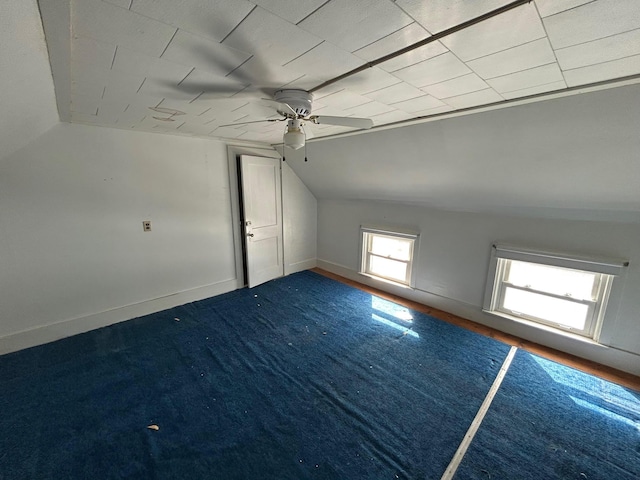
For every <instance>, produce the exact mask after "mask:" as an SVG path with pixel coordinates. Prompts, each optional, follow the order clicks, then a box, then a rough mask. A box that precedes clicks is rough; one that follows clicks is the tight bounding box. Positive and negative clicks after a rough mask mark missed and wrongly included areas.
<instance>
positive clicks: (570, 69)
mask: <svg viewBox="0 0 640 480" xmlns="http://www.w3.org/2000/svg"><path fill="white" fill-rule="evenodd" d="M633 57H640V53H635V54H633V55H626V56H624V57H620V58H614V59H613V60H606V61H604V62H598V63H591V64H589V65H583V66H582V67H575V68H567V69H566V70H562V69H561V70H562V71H563V72H571V71H573V70H580V69H582V68H589V67H595V66H596V65H604V64H606V63H612V62H617V61H618V60H624V59H626V58H633ZM622 78H624V77H622Z"/></svg>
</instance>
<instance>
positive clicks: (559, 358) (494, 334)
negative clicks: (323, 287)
mask: <svg viewBox="0 0 640 480" xmlns="http://www.w3.org/2000/svg"><path fill="white" fill-rule="evenodd" d="M312 271H314V272H316V273H318V274H320V275H324V276H325V277H328V278H332V279H334V280H337V281H339V282H342V283H345V284H347V285H351V286H352V287H355V288H359V289H360V290H364V291H365V292H368V293H371V294H373V295H376V296H378V297H381V298H384V299H386V300H390V301H392V302H395V303H397V304H399V305H403V306H405V307H407V308H410V309H412V310H416V311H418V312H422V313H425V314H427V315H430V316H432V317H435V318H438V319H440V320H443V321H445V322H449V323H452V324H454V325H457V326H459V327H462V328H466V329H467V330H471V331H473V332H476V333H479V334H481V335H484V336H486V337H490V338H494V339H496V340H498V341H501V342H503V343H506V344H507V345H511V346H515V347H518V348H520V349H522V350H526V351H527V352H531V353H534V354H536V355H539V356H541V357H544V358H547V359H549V360H553V361H554V362H558V363H562V364H563V365H567V366H569V367H572V368H575V369H576V370H580V371H582V372H585V373H588V374H591V375H595V376H597V377H600V378H602V379H604V380H608V381H610V382H613V383H617V384H618V385H622V386H623V387H627V388H632V389H634V390H640V377H637V376H635V375H632V374H630V373H627V372H623V371H621V370H617V369H615V368H612V367H607V366H606V365H601V364H599V363H596V362H593V361H591V360H585V359H583V358H580V357H576V356H575V355H571V354H569V353H565V352H561V351H559V350H555V349H553V348H549V347H545V346H543V345H539V344H537V343H534V342H530V341H528V340H524V339H522V338H519V337H516V336H514V335H509V334H508V333H504V332H501V331H499V330H496V329H494V328H491V327H487V326H485V325H481V324H479V323H476V322H472V321H471V320H467V319H465V318H462V317H458V316H456V315H453V314H451V313H448V312H444V311H442V310H438V309H437V308H432V307H429V306H427V305H423V304H422V303H418V302H414V301H413V300H407V299H406V298H403V297H400V296H398V295H393V294H391V293H387V292H384V291H382V290H378V289H377V288H373V287H370V286H368V285H364V284H362V283H359V282H356V281H354V280H350V279H348V278H345V277H342V276H340V275H337V274H335V273H331V272H329V271H327V270H323V269H321V268H314V269H312Z"/></svg>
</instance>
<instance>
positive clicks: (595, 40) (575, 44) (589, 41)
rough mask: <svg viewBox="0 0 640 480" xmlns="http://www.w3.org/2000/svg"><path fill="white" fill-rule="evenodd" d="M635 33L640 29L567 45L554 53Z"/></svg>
mask: <svg viewBox="0 0 640 480" xmlns="http://www.w3.org/2000/svg"><path fill="white" fill-rule="evenodd" d="M635 31H640V28H632V29H631V30H625V31H623V32H618V33H613V34H611V35H605V36H604V37H599V38H595V39H593V40H587V41H586V42H580V43H574V44H573V45H567V46H566V47H562V48H558V49H556V50H554V51H556V52H559V51H560V50H566V49H568V48H573V47H579V46H581V45H587V44H589V43H594V42H599V41H600V40H604V39H605V38H613V37H617V36H618V35H624V34H625V33H631V32H635Z"/></svg>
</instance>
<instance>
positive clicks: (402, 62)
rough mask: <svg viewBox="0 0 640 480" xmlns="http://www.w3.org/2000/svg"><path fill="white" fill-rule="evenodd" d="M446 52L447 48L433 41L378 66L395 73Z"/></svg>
mask: <svg viewBox="0 0 640 480" xmlns="http://www.w3.org/2000/svg"><path fill="white" fill-rule="evenodd" d="M448 52H449V50H448V49H447V47H445V46H444V45H443V44H442V43H440V42H438V41H435V42H432V43H428V44H427V45H424V46H423V47H420V48H416V49H415V50H411V51H410V52H407V53H405V54H403V55H400V56H398V57H396V58H393V59H391V60H387V61H386V62H384V63H381V64H380V65H379V66H380V68H382V69H383V70H386V71H387V72H395V71H397V70H400V69H402V68H405V67H409V66H411V65H415V64H416V63H420V62H423V61H425V60H429V59H430V58H433V57H437V56H438V55H442V54H443V53H448Z"/></svg>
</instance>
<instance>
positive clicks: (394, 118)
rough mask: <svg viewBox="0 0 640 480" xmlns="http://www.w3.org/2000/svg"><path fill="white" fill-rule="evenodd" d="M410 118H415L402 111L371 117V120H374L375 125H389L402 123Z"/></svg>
mask: <svg viewBox="0 0 640 480" xmlns="http://www.w3.org/2000/svg"><path fill="white" fill-rule="evenodd" d="M410 118H413V114H411V113H407V112H403V111H402V110H392V111H391V112H387V113H383V114H381V115H375V116H373V117H371V120H373V123H374V125H386V124H387V123H394V122H401V121H403V120H409V119H410Z"/></svg>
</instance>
